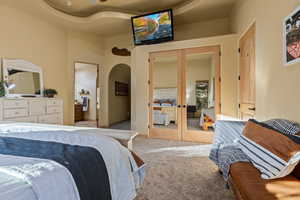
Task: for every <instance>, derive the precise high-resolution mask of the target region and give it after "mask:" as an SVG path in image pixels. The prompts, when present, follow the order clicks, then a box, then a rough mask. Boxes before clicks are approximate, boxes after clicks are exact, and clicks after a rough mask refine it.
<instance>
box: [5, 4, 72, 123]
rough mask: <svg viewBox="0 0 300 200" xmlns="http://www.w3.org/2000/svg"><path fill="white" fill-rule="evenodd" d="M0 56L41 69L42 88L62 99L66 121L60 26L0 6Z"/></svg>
mask: <svg viewBox="0 0 300 200" xmlns="http://www.w3.org/2000/svg"><path fill="white" fill-rule="evenodd" d="M0 13H1V17H0V24H1V27H2V31H0V44H1V45H0V56H1V57H4V58H19V59H24V60H27V61H29V62H32V63H34V64H36V65H38V66H40V67H41V68H42V69H43V72H44V83H45V87H46V88H55V89H57V91H58V94H59V95H58V96H59V97H60V98H62V99H63V100H64V101H65V104H64V115H65V122H66V123H68V122H69V109H68V107H69V106H68V105H69V104H68V100H69V85H70V83H69V82H68V79H67V76H68V75H69V74H68V73H67V52H68V48H67V42H66V41H67V34H66V32H65V31H64V30H62V29H61V28H58V27H57V26H55V25H53V24H51V23H48V22H46V21H44V20H42V19H41V18H40V17H38V16H34V15H31V14H28V13H26V12H23V11H22V10H18V9H14V8H11V7H8V6H6V5H5V4H4V5H1V6H0Z"/></svg>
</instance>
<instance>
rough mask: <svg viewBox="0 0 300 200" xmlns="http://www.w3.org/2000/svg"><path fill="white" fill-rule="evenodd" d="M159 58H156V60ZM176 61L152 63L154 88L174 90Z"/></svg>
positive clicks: (175, 85) (175, 84) (176, 82)
mask: <svg viewBox="0 0 300 200" xmlns="http://www.w3.org/2000/svg"><path fill="white" fill-rule="evenodd" d="M158 59H159V58H157V60H158ZM177 62H178V61H177V59H176V58H174V60H173V61H157V62H155V63H154V65H155V66H154V69H153V79H154V83H153V84H154V88H176V87H177V84H178V81H177V70H178V66H177Z"/></svg>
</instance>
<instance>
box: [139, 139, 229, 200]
mask: <svg viewBox="0 0 300 200" xmlns="http://www.w3.org/2000/svg"><path fill="white" fill-rule="evenodd" d="M209 149H210V145H201V144H196V143H187V142H174V141H166V140H157V139H146V138H144V137H138V138H137V139H136V140H135V141H134V151H135V152H137V153H138V154H139V155H140V156H141V157H142V158H143V159H144V161H145V162H146V163H147V165H148V168H147V175H146V178H145V182H144V187H143V189H142V190H141V191H140V192H139V195H138V197H137V198H136V200H233V199H234V196H233V193H232V192H231V191H230V190H228V189H226V187H225V182H224V181H223V179H222V177H221V176H220V174H219V173H218V171H217V168H216V166H215V165H214V164H213V163H212V162H211V161H210V160H209V159H208V157H207V156H208V153H209Z"/></svg>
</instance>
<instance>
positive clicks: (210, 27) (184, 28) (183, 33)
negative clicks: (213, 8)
mask: <svg viewBox="0 0 300 200" xmlns="http://www.w3.org/2000/svg"><path fill="white" fill-rule="evenodd" d="M230 33H231V30H230V21H229V19H228V18H222V19H215V20H208V21H202V22H197V23H192V24H184V25H178V26H177V25H175V26H174V36H175V40H177V41H180V40H188V39H196V38H202V37H212V36H217V35H226V34H230Z"/></svg>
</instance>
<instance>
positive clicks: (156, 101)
mask: <svg viewBox="0 0 300 200" xmlns="http://www.w3.org/2000/svg"><path fill="white" fill-rule="evenodd" d="M178 59H179V58H178V56H177V53H175V54H174V53H173V54H166V55H163V56H156V57H155V58H154V59H153V61H152V102H151V103H152V127H153V128H156V129H172V130H176V131H177V130H178V122H179V117H180V116H178V109H179V108H178V105H179V103H178V102H179V101H178V100H179V88H178ZM161 133H162V132H161ZM162 134H163V133H162ZM176 134H178V133H177V132H176Z"/></svg>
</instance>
